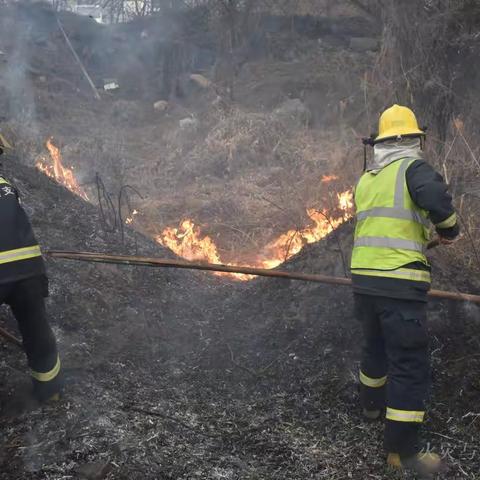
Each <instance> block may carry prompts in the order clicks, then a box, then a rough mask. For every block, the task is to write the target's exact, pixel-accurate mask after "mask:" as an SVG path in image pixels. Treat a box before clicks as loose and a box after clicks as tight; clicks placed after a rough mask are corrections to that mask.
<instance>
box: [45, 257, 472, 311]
mask: <svg viewBox="0 0 480 480" xmlns="http://www.w3.org/2000/svg"><path fill="white" fill-rule="evenodd" d="M46 255H47V256H49V257H51V258H59V259H60V258H61V259H67V260H78V261H82V262H97V263H114V264H117V265H140V266H145V267H164V268H180V269H188V270H202V271H208V272H224V273H240V274H244V275H253V276H260V277H272V278H283V279H285V280H302V281H305V282H316V283H324V284H327V285H343V286H351V285H352V281H351V280H350V279H349V278H339V277H330V276H326V275H319V274H313V273H300V272H285V271H279V270H267V269H264V268H251V267H237V266H230V265H217V264H210V263H192V262H186V261H183V260H169V259H164V258H155V257H136V256H128V255H108V254H103V253H93V252H65V251H57V250H51V251H49V252H46ZM428 295H429V296H430V297H433V298H442V299H446V300H456V301H462V302H472V303H477V304H480V295H472V294H469V293H457V292H448V291H443V290H430V291H429V292H428Z"/></svg>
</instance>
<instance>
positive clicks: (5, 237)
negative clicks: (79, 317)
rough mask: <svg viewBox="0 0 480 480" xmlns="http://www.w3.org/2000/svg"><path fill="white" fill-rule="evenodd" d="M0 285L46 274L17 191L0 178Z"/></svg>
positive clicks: (38, 248) (38, 247)
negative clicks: (0, 224)
mask: <svg viewBox="0 0 480 480" xmlns="http://www.w3.org/2000/svg"><path fill="white" fill-rule="evenodd" d="M0 221H1V223H2V228H1V229H0V284H3V283H10V282H14V281H17V280H21V279H24V278H29V277H33V276H36V275H42V274H44V273H45V267H44V264H43V259H42V253H41V251H40V246H39V245H38V242H37V239H36V238H35V235H34V233H33V230H32V227H31V225H30V221H29V219H28V216H27V214H26V212H25V210H24V209H23V208H22V206H21V204H20V201H19V195H18V191H17V189H16V188H15V187H14V186H13V185H12V184H11V183H10V182H9V181H8V180H6V179H5V178H4V177H2V176H0Z"/></svg>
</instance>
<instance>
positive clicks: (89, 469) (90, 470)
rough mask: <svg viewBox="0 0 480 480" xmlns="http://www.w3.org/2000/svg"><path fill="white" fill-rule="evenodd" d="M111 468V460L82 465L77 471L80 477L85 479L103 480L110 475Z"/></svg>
mask: <svg viewBox="0 0 480 480" xmlns="http://www.w3.org/2000/svg"><path fill="white" fill-rule="evenodd" d="M111 469H112V465H111V464H110V462H108V463H105V462H93V463H86V464H85V465H81V466H80V467H79V468H78V470H77V473H78V475H79V477H80V478H83V479H85V480H102V479H103V478H105V477H106V476H107V475H108V473H109V472H110V471H111Z"/></svg>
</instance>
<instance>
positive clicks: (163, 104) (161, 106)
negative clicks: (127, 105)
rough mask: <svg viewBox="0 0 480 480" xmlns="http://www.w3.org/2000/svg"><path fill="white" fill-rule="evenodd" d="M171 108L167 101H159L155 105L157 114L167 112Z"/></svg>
mask: <svg viewBox="0 0 480 480" xmlns="http://www.w3.org/2000/svg"><path fill="white" fill-rule="evenodd" d="M168 107H169V103H168V102H167V101H166V100H159V101H158V102H155V103H154V104H153V109H154V110H156V111H157V112H165V111H166V110H167V109H168Z"/></svg>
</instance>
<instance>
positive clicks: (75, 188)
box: [36, 138, 89, 201]
mask: <svg viewBox="0 0 480 480" xmlns="http://www.w3.org/2000/svg"><path fill="white" fill-rule="evenodd" d="M45 146H46V147H47V149H48V152H49V153H50V160H51V162H52V164H51V165H47V164H46V163H45V162H46V160H45V158H43V159H41V160H38V161H37V163H36V167H37V168H38V169H39V170H40V171H41V172H43V173H44V174H45V175H48V176H49V177H51V178H53V179H55V180H56V181H57V182H58V183H60V184H61V185H63V186H64V187H66V188H68V189H69V190H70V191H71V192H73V193H75V194H76V195H78V196H79V197H81V198H83V199H84V200H87V201H88V200H89V198H88V195H87V194H86V192H85V191H84V190H83V188H82V187H80V185H79V184H78V182H77V180H76V178H75V175H74V174H73V167H71V168H67V167H64V166H63V163H62V153H61V152H60V149H59V148H58V147H57V146H56V145H54V143H53V139H52V138H49V139H48V140H47V142H46V144H45Z"/></svg>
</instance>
